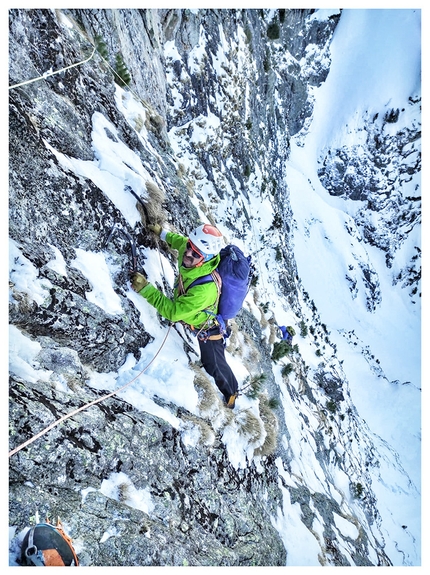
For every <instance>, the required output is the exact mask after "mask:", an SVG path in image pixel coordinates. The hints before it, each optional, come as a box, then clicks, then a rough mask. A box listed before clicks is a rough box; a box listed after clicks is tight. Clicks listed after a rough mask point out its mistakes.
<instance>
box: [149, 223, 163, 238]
mask: <svg viewBox="0 0 430 575" xmlns="http://www.w3.org/2000/svg"><path fill="white" fill-rule="evenodd" d="M148 228H149V229H150V230H151V232H153V233H154V234H155V235H156V236H159V235H160V234H161V232H162V231H163V228H162V227H161V226H160V224H151V225H149V226H148Z"/></svg>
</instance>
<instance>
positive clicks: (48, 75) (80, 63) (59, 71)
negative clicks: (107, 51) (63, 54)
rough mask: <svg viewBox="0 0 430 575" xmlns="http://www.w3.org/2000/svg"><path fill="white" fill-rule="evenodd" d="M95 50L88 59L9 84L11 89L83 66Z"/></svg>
mask: <svg viewBox="0 0 430 575" xmlns="http://www.w3.org/2000/svg"><path fill="white" fill-rule="evenodd" d="M95 52H96V48H95V47H94V50H93V53H92V54H91V56H90V57H89V58H87V59H86V60H82V61H81V62H76V64H71V65H70V66H66V67H65V68H61V69H60V70H56V71H55V72H45V73H44V74H42V76H38V77H37V78H33V79H31V80H26V81H25V82H20V83H19V84H14V85H13V86H9V90H12V89H13V88H19V87H20V86H25V85H27V84H32V83H33V82H37V81H38V80H45V79H46V78H49V77H50V76H55V74H61V73H62V72H65V71H66V70H70V68H75V67H76V66H81V65H82V64H85V63H86V62H89V61H90V60H91V58H92V57H93V56H94V54H95Z"/></svg>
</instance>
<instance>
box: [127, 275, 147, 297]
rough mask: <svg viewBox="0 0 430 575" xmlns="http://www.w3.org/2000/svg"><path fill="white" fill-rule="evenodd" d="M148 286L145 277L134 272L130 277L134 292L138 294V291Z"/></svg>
mask: <svg viewBox="0 0 430 575" xmlns="http://www.w3.org/2000/svg"><path fill="white" fill-rule="evenodd" d="M148 284H149V281H148V280H147V279H146V277H145V276H143V275H142V274H140V273H139V272H135V273H134V274H133V275H132V276H131V287H132V288H133V289H134V291H137V292H140V290H142V289H143V288H144V287H146V286H147V285H148Z"/></svg>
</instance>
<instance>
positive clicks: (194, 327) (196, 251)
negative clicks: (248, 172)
mask: <svg viewBox="0 0 430 575" xmlns="http://www.w3.org/2000/svg"><path fill="white" fill-rule="evenodd" d="M149 228H150V230H151V231H152V232H153V233H154V234H156V235H158V236H159V237H160V238H161V239H162V240H164V241H165V242H166V243H167V244H168V245H169V246H170V247H172V248H173V249H176V250H178V253H179V255H178V267H179V275H178V280H177V283H176V285H175V290H174V295H173V299H169V298H168V297H166V296H165V295H164V294H163V293H161V292H160V291H159V290H158V289H157V288H156V287H155V286H153V285H152V284H150V283H149V282H148V280H147V279H146V278H145V276H143V275H142V274H140V273H138V272H135V273H133V274H132V276H131V284H132V288H133V289H134V291H136V292H138V293H140V295H141V296H143V297H144V298H145V299H146V300H147V301H148V302H149V303H150V304H151V305H152V306H153V307H155V309H156V310H157V311H158V312H159V313H160V315H162V316H163V317H164V318H166V319H168V320H169V321H171V322H181V323H183V324H185V325H186V326H188V327H189V328H190V329H191V331H192V332H193V333H194V335H196V336H197V339H198V342H199V347H200V356H201V361H202V364H203V367H204V368H205V370H206V371H207V373H208V374H209V375H210V376H212V377H213V378H214V380H215V383H216V385H217V387H218V389H219V390H220V392H221V393H222V395H223V397H224V400H225V403H226V406H227V407H228V408H230V409H233V408H234V406H235V401H236V397H237V391H238V382H237V380H236V377H235V376H234V374H233V371H232V370H231V368H230V366H229V365H228V363H227V361H226V358H225V352H224V348H225V340H224V334H223V333H222V330H221V328H220V325H219V324H218V322H217V321H216V318H215V316H216V314H217V307H218V300H219V286H218V285H217V283H216V282H215V281H209V282H207V283H203V284H200V285H195V286H191V284H192V283H193V282H194V281H195V280H196V279H197V278H200V277H203V276H207V275H208V274H212V273H213V272H214V270H215V269H216V268H217V266H218V264H219V262H220V255H219V252H220V251H221V248H222V243H223V242H222V234H221V232H220V231H219V230H218V229H217V228H216V227H214V226H212V225H209V224H204V225H201V226H199V227H198V228H197V229H195V230H194V231H192V232H191V234H190V235H189V237H188V238H187V237H184V236H182V235H179V234H176V233H173V232H167V231H165V230H163V229H162V227H161V226H160V225H158V224H155V225H151V226H149ZM190 286H191V287H190Z"/></svg>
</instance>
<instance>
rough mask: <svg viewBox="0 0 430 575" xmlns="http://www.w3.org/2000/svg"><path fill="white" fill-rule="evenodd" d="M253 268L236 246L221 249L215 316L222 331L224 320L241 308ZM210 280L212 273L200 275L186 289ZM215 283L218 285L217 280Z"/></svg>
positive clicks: (231, 316)
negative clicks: (219, 282) (217, 300)
mask: <svg viewBox="0 0 430 575" xmlns="http://www.w3.org/2000/svg"><path fill="white" fill-rule="evenodd" d="M253 269H254V268H253V265H252V263H251V256H245V255H244V254H243V252H242V250H241V249H240V248H238V247H237V246H235V245H228V246H227V247H225V248H223V249H222V250H221V252H220V262H219V264H218V267H217V268H216V270H215V271H216V272H218V274H219V276H220V278H221V282H222V283H221V290H220V294H219V302H218V315H217V316H216V318H217V320H218V322H219V323H220V325H221V327H222V328H223V330H224V331H225V329H226V328H225V322H226V321H228V320H229V319H233V318H234V317H235V316H236V315H237V314H238V313H239V311H240V310H241V309H242V306H243V301H244V299H245V297H246V294H247V293H248V290H249V286H250V284H251V280H252V276H253ZM211 281H215V279H214V277H213V275H212V274H209V275H206V276H202V277H200V278H197V279H196V280H194V281H193V282H192V283H191V284H190V285H189V286H188V289H190V288H191V287H193V286H195V285H201V284H204V283H208V282H211ZM215 283H216V284H217V286H218V282H216V281H215ZM208 313H209V312H208Z"/></svg>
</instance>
